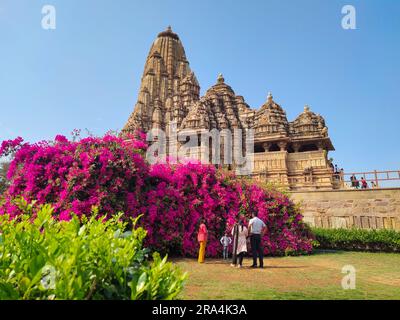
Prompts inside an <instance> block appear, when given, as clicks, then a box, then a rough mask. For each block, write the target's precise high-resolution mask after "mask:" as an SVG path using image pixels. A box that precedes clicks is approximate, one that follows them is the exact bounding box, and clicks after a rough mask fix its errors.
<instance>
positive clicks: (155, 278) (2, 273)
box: [0, 203, 186, 300]
mask: <svg viewBox="0 0 400 320" xmlns="http://www.w3.org/2000/svg"><path fill="white" fill-rule="evenodd" d="M20 206H21V203H20ZM22 206H23V207H24V208H25V209H24V212H25V214H23V215H20V216H18V218H17V219H9V216H8V215H3V216H0V225H1V234H0V299H134V300H136V299H173V298H175V297H176V296H177V295H178V294H179V292H180V291H181V289H182V287H183V282H184V280H185V277H186V275H185V274H182V273H181V272H180V271H179V270H178V269H176V268H175V267H173V266H172V264H171V263H167V262H166V257H165V258H164V259H161V258H160V256H159V255H158V254H157V253H154V255H153V261H152V262H150V261H149V259H148V257H147V255H148V252H147V250H146V249H144V248H143V247H142V241H143V239H144V238H145V235H146V231H145V230H143V229H142V228H136V229H132V230H129V231H127V230H126V223H124V222H121V221H120V217H121V215H115V216H114V217H112V218H110V219H108V220H104V219H96V218H95V217H92V218H89V219H86V218H84V217H83V218H82V222H81V221H80V220H79V219H78V217H77V216H73V217H72V219H71V220H70V221H69V222H67V221H57V220H55V219H53V218H52V213H53V208H52V207H51V206H50V205H43V206H41V208H40V209H39V210H38V211H37V215H36V217H35V218H34V219H32V216H31V214H30V213H31V212H30V211H31V210H32V209H33V206H32V205H26V203H25V204H23V203H22Z"/></svg>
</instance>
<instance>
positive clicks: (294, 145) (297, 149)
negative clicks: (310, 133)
mask: <svg viewBox="0 0 400 320" xmlns="http://www.w3.org/2000/svg"><path fill="white" fill-rule="evenodd" d="M292 146H293V151H294V152H299V150H300V147H301V144H300V143H298V142H295V143H293V144H292Z"/></svg>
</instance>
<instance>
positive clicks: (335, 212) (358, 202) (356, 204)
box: [291, 188, 400, 230]
mask: <svg viewBox="0 0 400 320" xmlns="http://www.w3.org/2000/svg"><path fill="white" fill-rule="evenodd" d="M291 198H292V199H293V200H294V201H295V202H296V203H300V204H301V208H302V212H303V215H304V221H306V222H307V223H309V224H310V225H312V226H316V227H322V228H352V227H355V228H362V229H383V228H384V229H396V230H400V188H391V189H366V190H334V191H303V192H292V193H291Z"/></svg>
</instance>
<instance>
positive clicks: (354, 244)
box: [312, 228, 400, 252]
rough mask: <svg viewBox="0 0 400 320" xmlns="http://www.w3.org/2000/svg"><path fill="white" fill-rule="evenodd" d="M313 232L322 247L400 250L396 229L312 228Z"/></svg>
mask: <svg viewBox="0 0 400 320" xmlns="http://www.w3.org/2000/svg"><path fill="white" fill-rule="evenodd" d="M312 232H313V233H314V235H315V238H316V241H317V242H318V243H319V244H318V247H319V248H321V249H340V250H355V251H384V252H400V232H398V231H394V230H387V229H380V230H367V229H322V228H312Z"/></svg>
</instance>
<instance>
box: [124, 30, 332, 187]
mask: <svg viewBox="0 0 400 320" xmlns="http://www.w3.org/2000/svg"><path fill="white" fill-rule="evenodd" d="M172 121H173V122H174V123H176V125H177V130H178V131H179V130H187V129H190V130H194V131H198V132H201V131H204V130H212V129H217V130H223V129H230V130H234V129H242V130H243V131H245V130H246V129H253V130H254V150H253V152H254V157H253V159H254V160H253V161H254V170H253V171H252V173H251V176H252V178H254V179H256V180H259V181H265V182H268V181H270V182H276V183H278V184H280V185H282V186H285V187H286V188H287V189H290V190H315V189H326V190H329V189H334V188H336V184H335V179H333V175H332V173H333V172H332V164H331V163H330V161H329V160H328V152H329V151H331V150H334V147H333V145H332V142H331V140H330V138H329V136H328V128H327V127H326V125H325V120H324V119H323V117H322V116H320V115H319V114H315V113H314V112H312V111H311V110H310V107H308V106H305V107H304V110H303V112H302V113H301V114H300V115H299V116H298V117H297V118H296V119H295V120H294V121H292V122H289V121H288V119H287V117H286V112H285V111H284V110H283V109H282V107H281V106H280V105H279V104H277V103H276V102H275V101H274V98H273V96H272V94H271V93H269V94H268V96H267V99H266V102H265V103H264V104H263V105H262V106H261V107H260V108H258V109H253V108H251V107H250V106H249V105H248V104H247V103H246V102H245V100H244V98H243V96H240V95H236V94H235V92H234V91H233V89H232V88H231V87H230V86H229V85H228V84H226V83H225V79H224V77H223V76H222V75H221V74H220V75H219V76H218V78H217V83H216V84H215V85H213V86H212V87H211V88H210V89H208V90H207V91H206V93H205V95H204V96H203V97H200V85H199V82H198V81H197V79H196V76H195V74H194V73H193V71H191V69H190V67H189V62H188V60H187V58H186V54H185V50H184V48H183V45H182V43H181V41H180V39H179V37H178V35H177V34H175V33H174V32H173V31H172V30H171V27H168V28H167V30H165V31H163V32H161V33H160V34H158V36H157V39H156V40H155V42H154V43H153V45H152V46H151V49H150V52H149V54H148V57H147V59H146V64H145V67H144V72H143V76H142V80H141V86H140V90H139V95H138V100H137V103H136V105H135V107H134V110H133V113H132V114H131V116H130V117H129V119H128V121H127V123H126V125H125V127H124V128H123V130H122V132H123V133H129V132H134V131H135V130H136V129H140V130H143V131H145V132H147V131H149V130H151V129H153V128H156V129H163V130H167V129H168V125H169V124H170V123H171V122H172ZM199 150H201V148H200V146H199Z"/></svg>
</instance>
